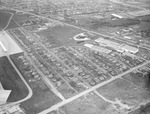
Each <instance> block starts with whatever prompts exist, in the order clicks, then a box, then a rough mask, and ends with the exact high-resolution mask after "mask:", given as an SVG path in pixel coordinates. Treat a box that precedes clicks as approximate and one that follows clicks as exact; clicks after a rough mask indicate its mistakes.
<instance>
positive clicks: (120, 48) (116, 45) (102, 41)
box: [95, 38, 139, 54]
mask: <svg viewBox="0 0 150 114" xmlns="http://www.w3.org/2000/svg"><path fill="white" fill-rule="evenodd" d="M95 42H97V43H99V44H100V45H103V46H108V47H111V48H113V49H114V50H116V51H118V52H121V53H123V52H129V53H133V54H135V53H137V52H138V51H139V49H138V48H136V47H133V46H130V45H127V44H123V43H122V44H119V43H117V42H113V41H110V40H107V39H104V38H98V39H96V40H95Z"/></svg>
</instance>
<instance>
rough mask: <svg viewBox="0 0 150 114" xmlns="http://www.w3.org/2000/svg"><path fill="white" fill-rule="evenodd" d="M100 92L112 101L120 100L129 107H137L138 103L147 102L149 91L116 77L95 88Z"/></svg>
mask: <svg viewBox="0 0 150 114" xmlns="http://www.w3.org/2000/svg"><path fill="white" fill-rule="evenodd" d="M97 91H98V92H99V93H100V94H102V95H103V96H105V97H106V98H107V99H110V100H112V101H116V100H120V101H121V102H122V103H123V104H127V105H128V106H129V107H131V109H134V108H137V107H138V106H139V105H140V104H142V103H146V102H148V101H149V100H150V99H149V91H145V90H143V89H141V88H139V87H138V86H136V85H135V84H132V83H131V82H129V81H125V80H123V79H117V80H115V81H113V82H111V83H109V84H107V85H105V86H103V87H101V88H99V89H98V90H97Z"/></svg>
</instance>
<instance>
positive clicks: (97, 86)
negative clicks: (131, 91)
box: [14, 9, 149, 114]
mask: <svg viewBox="0 0 150 114" xmlns="http://www.w3.org/2000/svg"><path fill="white" fill-rule="evenodd" d="M14 10H16V11H21V10H17V9H14ZM21 12H24V13H28V14H31V15H34V16H38V17H41V18H46V17H43V16H39V15H36V14H33V13H29V12H26V11H21ZM46 19H49V18H46ZM49 20H53V19H49ZM58 22H60V21H58ZM63 24H64V25H68V26H72V27H75V28H78V29H80V30H83V31H87V32H89V30H87V29H84V28H80V27H77V26H74V25H70V24H67V23H63ZM90 32H92V33H95V34H97V35H101V36H104V37H110V36H107V35H105V34H101V33H97V32H95V31H90ZM110 38H113V39H114V37H110ZM117 40H118V39H117ZM125 43H126V42H125ZM148 62H149V61H147V62H145V63H143V64H141V65H139V66H137V67H134V68H131V69H130V70H128V71H126V72H124V73H122V74H120V75H118V76H115V77H112V78H111V79H110V80H107V81H105V82H103V83H100V84H98V85H96V86H94V87H91V88H90V89H88V90H86V91H84V92H81V93H79V94H78V95H76V96H74V97H72V98H69V99H67V100H64V101H62V102H60V103H58V104H56V105H54V106H52V107H50V108H48V109H46V110H44V111H42V112H40V113H39V114H47V113H48V112H50V111H53V110H56V109H57V108H59V107H61V106H63V105H65V104H67V103H70V102H72V101H73V100H75V99H77V98H79V97H81V96H83V95H85V94H87V93H89V92H92V91H94V90H96V89H97V88H99V87H101V86H103V85H106V84H108V83H110V82H112V81H114V80H116V79H118V78H120V77H122V76H123V75H125V74H127V73H129V72H132V71H133V70H136V69H137V68H140V67H142V66H144V65H146V64H147V63H148Z"/></svg>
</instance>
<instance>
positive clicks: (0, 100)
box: [0, 82, 11, 104]
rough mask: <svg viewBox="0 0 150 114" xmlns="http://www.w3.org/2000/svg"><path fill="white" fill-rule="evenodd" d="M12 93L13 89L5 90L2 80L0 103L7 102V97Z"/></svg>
mask: <svg viewBox="0 0 150 114" xmlns="http://www.w3.org/2000/svg"><path fill="white" fill-rule="evenodd" d="M10 93H11V90H4V88H3V86H2V84H1V82H0V104H4V103H6V102H7V99H8V97H9V95H10Z"/></svg>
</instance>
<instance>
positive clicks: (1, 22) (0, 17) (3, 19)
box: [0, 10, 11, 31]
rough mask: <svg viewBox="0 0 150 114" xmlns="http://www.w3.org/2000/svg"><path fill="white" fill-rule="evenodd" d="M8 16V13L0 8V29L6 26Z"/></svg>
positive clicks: (9, 15)
mask: <svg viewBox="0 0 150 114" xmlns="http://www.w3.org/2000/svg"><path fill="white" fill-rule="evenodd" d="M10 17H11V14H10V13H6V12H3V11H1V10H0V31H1V30H2V29H3V28H5V27H6V25H7V23H8V21H9V18H10Z"/></svg>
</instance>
